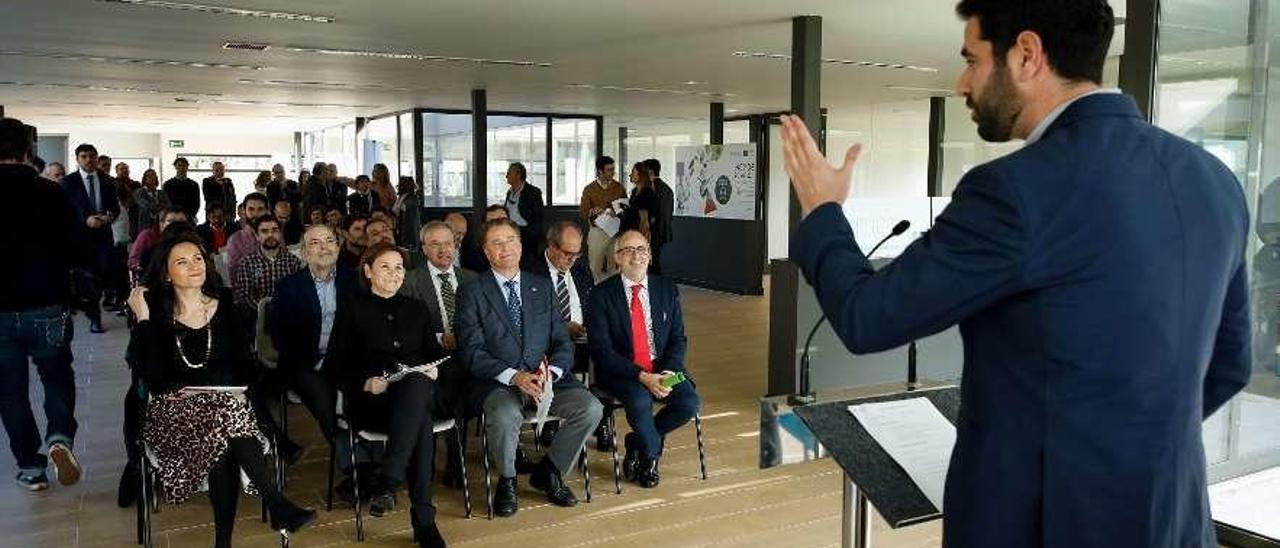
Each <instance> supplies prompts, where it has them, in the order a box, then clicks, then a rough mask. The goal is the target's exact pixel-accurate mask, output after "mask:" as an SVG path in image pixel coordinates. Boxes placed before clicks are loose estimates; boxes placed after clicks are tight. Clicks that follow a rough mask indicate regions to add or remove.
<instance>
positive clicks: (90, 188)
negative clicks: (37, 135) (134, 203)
mask: <svg viewBox="0 0 1280 548" xmlns="http://www.w3.org/2000/svg"><path fill="white" fill-rule="evenodd" d="M76 164H78V166H79V169H78V170H76V171H74V172H72V173H71V174H69V175H67V176H66V177H64V178H63V179H62V182H61V183H60V184H61V185H62V191H63V192H64V193H66V195H67V198H68V199H69V200H71V206H72V207H73V208H75V210H76V216H77V217H79V218H80V219H83V220H84V225H85V227H86V228H87V237H88V242H89V246H90V249H91V251H90V253H92V261H91V262H90V265H91V266H90V268H88V269H87V270H86V274H87V275H88V277H87V278H84V280H85V282H87V283H83V284H78V285H79V286H80V287H81V290H83V291H84V292H85V295H82V296H78V297H82V298H83V299H84V301H85V303H84V308H85V310H84V313H85V316H87V317H88V318H89V331H90V332H92V333H102V332H103V331H104V329H103V328H102V308H101V306H100V305H101V300H102V284H103V280H104V276H105V275H106V273H107V272H108V269H109V268H110V261H111V250H112V248H113V247H114V246H115V240H114V238H113V236H112V233H111V223H113V222H115V219H116V217H119V216H120V201H119V200H118V199H116V188H115V181H113V180H112V179H111V177H110V176H108V175H107V174H106V173H104V172H102V171H99V170H98V149H97V148H94V146H93V145H90V144H82V145H80V146H78V147H76Z"/></svg>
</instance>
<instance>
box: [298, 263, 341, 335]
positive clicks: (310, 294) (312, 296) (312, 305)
mask: <svg viewBox="0 0 1280 548" xmlns="http://www.w3.org/2000/svg"><path fill="white" fill-rule="evenodd" d="M304 269H305V267H304ZM307 289H309V290H310V291H307V310H308V311H309V312H310V313H311V314H313V317H314V318H316V320H317V321H316V325H319V324H320V322H323V321H324V318H321V317H320V315H321V314H322V311H321V310H320V295H319V294H317V293H316V279H315V278H314V277H312V276H311V272H307ZM333 290H334V294H335V296H336V294H337V292H338V275H337V273H336V272H335V273H334V276H333ZM335 300H336V299H335Z"/></svg>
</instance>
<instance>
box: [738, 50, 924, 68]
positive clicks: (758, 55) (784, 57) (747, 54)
mask: <svg viewBox="0 0 1280 548" xmlns="http://www.w3.org/2000/svg"><path fill="white" fill-rule="evenodd" d="M733 56H734V57H743V58H747V59H772V60H776V61H790V60H791V56H790V55H788V54H785V53H765V52H754V51H735V52H733ZM822 62H823V63H826V64H829V65H846V66H856V67H865V68H883V69H894V70H910V71H914V72H929V73H934V72H938V69H936V68H933V67H922V66H917V65H907V64H903V63H888V62H883V61H860V60H856V59H823V60H822Z"/></svg>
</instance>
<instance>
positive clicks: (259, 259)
mask: <svg viewBox="0 0 1280 548" xmlns="http://www.w3.org/2000/svg"><path fill="white" fill-rule="evenodd" d="M250 227H252V228H253V231H254V234H255V235H256V236H257V238H258V249H257V252H256V253H252V254H249V255H246V256H245V257H244V258H243V259H240V264H239V265H238V266H237V268H236V274H235V279H234V280H232V282H231V288H232V289H233V290H234V291H235V296H236V306H237V307H239V308H240V310H241V311H243V312H244V313H245V317H246V318H255V319H256V317H257V312H258V301H260V300H262V299H263V298H264V297H273V296H275V294H276V283H277V282H279V281H280V279H281V278H283V277H285V276H288V275H290V274H293V273H294V272H297V271H299V270H302V261H301V260H299V259H298V257H296V256H295V255H294V254H293V253H290V252H289V250H288V249H285V247H284V235H283V232H282V230H281V228H282V227H281V226H280V221H278V220H276V218H275V217H272V216H269V215H268V216H265V217H258V218H257V219H254V220H252V221H250ZM249 325H253V324H252V323H250V324H249Z"/></svg>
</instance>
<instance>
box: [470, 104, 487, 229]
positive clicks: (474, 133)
mask: <svg viewBox="0 0 1280 548" xmlns="http://www.w3.org/2000/svg"><path fill="white" fill-rule="evenodd" d="M488 129H489V99H488V96H487V95H486V94H485V91H484V90H483V89H473V90H471V209H472V211H473V213H474V215H475V216H474V217H472V219H473V221H472V222H473V223H477V224H478V223H479V222H480V221H481V220H483V219H484V208H485V207H487V206H488V205H489V204H487V203H486V201H487V200H488V195H489V183H488V181H486V180H485V166H486V165H488V162H489V132H488Z"/></svg>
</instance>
